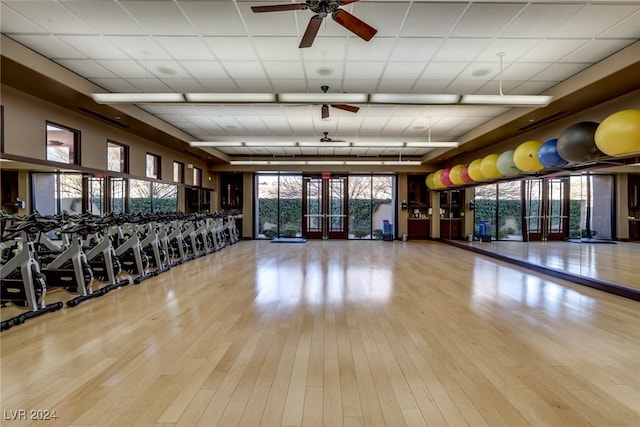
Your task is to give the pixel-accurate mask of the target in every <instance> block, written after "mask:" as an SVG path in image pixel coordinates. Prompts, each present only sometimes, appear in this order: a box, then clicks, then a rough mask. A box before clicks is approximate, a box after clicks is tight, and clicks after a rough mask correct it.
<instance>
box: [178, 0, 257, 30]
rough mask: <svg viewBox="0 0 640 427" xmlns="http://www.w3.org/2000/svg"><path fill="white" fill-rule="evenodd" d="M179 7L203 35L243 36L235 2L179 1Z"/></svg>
mask: <svg viewBox="0 0 640 427" xmlns="http://www.w3.org/2000/svg"><path fill="white" fill-rule="evenodd" d="M179 7H180V8H181V9H182V10H183V12H184V13H185V14H186V16H187V17H188V19H189V21H191V23H192V24H193V26H194V27H195V29H196V31H197V32H198V33H200V34H204V35H221V36H239V35H242V36H245V35H246V34H247V32H246V31H245V29H244V26H243V24H242V21H241V20H240V15H239V14H238V12H237V10H236V4H235V2H230V1H180V3H179Z"/></svg>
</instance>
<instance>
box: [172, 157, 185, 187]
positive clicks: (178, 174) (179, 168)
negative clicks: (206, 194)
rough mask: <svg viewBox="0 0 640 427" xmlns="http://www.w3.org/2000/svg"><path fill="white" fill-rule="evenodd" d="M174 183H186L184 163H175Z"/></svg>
mask: <svg viewBox="0 0 640 427" xmlns="http://www.w3.org/2000/svg"><path fill="white" fill-rule="evenodd" d="M173 182H178V183H184V163H180V162H173Z"/></svg>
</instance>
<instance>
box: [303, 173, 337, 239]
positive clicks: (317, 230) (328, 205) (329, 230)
mask: <svg viewBox="0 0 640 427" xmlns="http://www.w3.org/2000/svg"><path fill="white" fill-rule="evenodd" d="M302 188H303V192H302V216H303V219H304V220H303V227H302V234H303V235H304V236H305V237H308V238H310V239H346V238H347V231H348V230H347V197H348V196H347V193H348V191H347V178H346V177H330V178H327V179H322V178H321V177H319V176H305V177H304V185H303V187H302Z"/></svg>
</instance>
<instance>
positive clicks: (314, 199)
mask: <svg viewBox="0 0 640 427" xmlns="http://www.w3.org/2000/svg"><path fill="white" fill-rule="evenodd" d="M302 200H303V202H302V217H303V221H302V234H303V235H304V236H305V237H308V238H310V239H321V238H323V237H325V236H324V219H325V218H324V213H325V210H324V198H323V191H322V178H320V177H316V176H305V177H304V185H303V187H302Z"/></svg>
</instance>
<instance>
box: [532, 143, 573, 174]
mask: <svg viewBox="0 0 640 427" xmlns="http://www.w3.org/2000/svg"><path fill="white" fill-rule="evenodd" d="M557 144H558V139H557V138H554V139H550V140H548V141H546V142H545V143H544V144H542V146H541V147H540V149H539V150H538V161H539V162H540V163H542V165H543V166H544V167H545V168H559V167H560V166H564V165H566V164H567V161H566V160H565V159H563V158H562V157H560V155H559V154H558V147H557Z"/></svg>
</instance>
